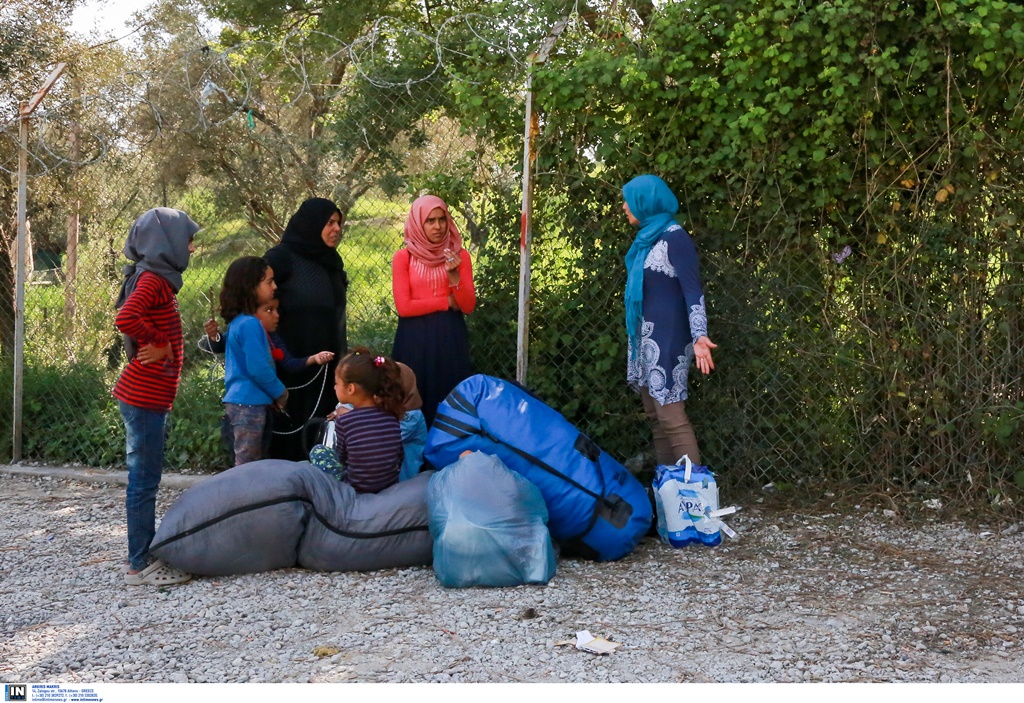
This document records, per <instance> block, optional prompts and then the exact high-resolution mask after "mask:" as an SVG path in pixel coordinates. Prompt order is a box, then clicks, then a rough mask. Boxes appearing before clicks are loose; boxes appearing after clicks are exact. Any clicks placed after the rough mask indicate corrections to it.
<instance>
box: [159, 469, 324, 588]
mask: <svg viewBox="0 0 1024 703" xmlns="http://www.w3.org/2000/svg"><path fill="white" fill-rule="evenodd" d="M309 468H311V467H310V466H309V464H300V463H296V462H293V461H282V460H280V459H265V460H263V461H254V462H251V463H249V464H242V465H241V466H236V467H234V468H232V469H228V470H227V471H225V472H223V473H220V474H217V475H215V476H211V477H210V478H208V479H206V480H204V481H202V482H200V483H197V484H196V485H194V486H192V487H191V488H189V489H188V490H187V491H185V492H184V493H182V494H181V496H180V497H179V498H178V500H177V501H175V503H174V505H172V506H171V507H170V509H169V510H168V511H167V514H166V515H164V517H163V519H162V520H161V521H160V527H159V529H157V531H156V536H155V537H154V538H153V544H152V545H151V546H150V552H151V553H152V554H153V555H155V556H156V557H158V558H160V559H163V560H164V561H166V562H168V563H169V564H172V565H174V566H176V567H178V568H179V569H184V570H185V571H188V572H189V573H191V574H195V575H197V576H226V575H228V574H251V573H256V572H259V571H270V570H271V569H282V568H287V567H291V566H295V563H296V555H297V553H298V548H299V539H301V537H302V533H303V532H304V531H305V529H306V522H307V520H308V519H309V513H310V508H311V505H312V504H311V502H310V500H309V493H308V488H307V486H308V481H306V480H304V478H303V477H304V474H305V473H306V472H307V471H308V469H309Z"/></svg>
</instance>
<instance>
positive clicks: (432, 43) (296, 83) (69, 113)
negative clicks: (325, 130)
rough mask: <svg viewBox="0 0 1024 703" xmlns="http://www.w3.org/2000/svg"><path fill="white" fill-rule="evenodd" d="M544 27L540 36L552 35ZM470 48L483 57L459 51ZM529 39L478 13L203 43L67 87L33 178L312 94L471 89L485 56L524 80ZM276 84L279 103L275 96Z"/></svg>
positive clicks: (62, 87)
mask: <svg viewBox="0 0 1024 703" xmlns="http://www.w3.org/2000/svg"><path fill="white" fill-rule="evenodd" d="M535 29H536V33H537V36H536V39H539V38H540V37H542V36H543V33H544V30H545V29H546V28H543V27H538V28H535ZM332 42H334V43H336V46H331V44H332ZM469 42H473V43H474V51H473V52H470V51H467V50H464V48H463V47H462V46H461V45H463V44H466V43H469ZM530 43H531V37H530V33H529V31H528V29H524V28H518V29H517V31H515V32H513V31H510V27H509V25H508V23H507V22H505V21H503V20H500V19H498V18H494V17H489V16H487V15H483V14H480V13H466V14H460V15H456V16H453V17H450V18H448V19H446V20H445V21H444V22H442V23H441V24H440V25H439V26H438V27H437V29H436V31H435V32H434V33H433V34H430V33H427V32H424V31H422V29H421V28H420V27H417V26H412V25H409V24H407V23H405V22H403V21H402V20H400V19H397V18H394V17H381V18H378V19H377V20H375V21H374V22H373V23H372V25H371V26H370V27H369V28H368V29H367V31H366V32H364V33H363V34H362V35H360V36H359V37H357V38H356V39H354V40H352V41H348V42H346V41H344V40H342V39H340V38H338V37H336V36H334V35H331V34H327V33H324V32H320V31H303V30H294V31H292V32H289V33H288V34H286V35H285V36H284V37H282V38H281V39H280V40H279V41H268V40H247V41H244V42H239V43H238V44H235V45H233V46H230V47H227V48H223V49H218V48H216V47H214V46H211V45H209V44H204V45H202V46H196V47H195V48H193V49H189V50H186V51H183V52H182V53H180V54H178V55H177V57H176V58H175V60H174V61H172V62H171V63H170V65H169V66H167V65H166V64H165V67H160V68H154V69H153V70H151V71H145V70H134V71H128V72H126V73H124V74H122V75H121V76H119V77H118V78H117V79H116V80H114V81H111V82H110V83H109V84H108V85H105V86H103V87H102V88H100V89H98V90H96V91H95V92H93V93H92V94H89V95H83V96H80V97H75V96H68V95H66V94H64V93H66V91H68V90H69V84H68V83H67V82H66V81H62V82H60V83H58V84H57V86H56V87H55V89H54V90H53V91H51V94H50V96H48V97H47V101H46V102H45V103H44V107H41V108H40V109H39V110H37V111H36V113H34V114H33V115H32V117H31V132H32V145H31V147H30V149H29V174H28V175H29V176H30V177H40V176H44V175H47V174H49V173H53V172H54V171H56V170H59V169H65V168H71V167H83V166H87V165H89V164H93V163H96V162H97V161H99V160H102V159H103V158H104V157H105V156H106V155H107V154H108V153H109V152H110V151H111V150H113V149H116V148H124V149H131V148H139V147H142V146H145V145H146V144H147V143H149V142H151V141H152V140H153V139H154V138H156V137H157V136H159V135H161V134H163V133H165V132H167V131H179V132H199V131H210V130H216V129H219V128H222V127H224V126H226V125H228V124H230V123H232V122H233V121H236V120H237V119H238V118H239V117H240V116H241V117H242V118H243V119H244V120H245V124H246V125H247V126H248V128H249V129H250V130H254V129H255V122H256V120H259V121H261V122H263V123H264V124H266V125H268V126H270V125H275V124H277V122H280V120H278V121H276V122H275V120H274V119H273V118H272V117H271V114H270V113H274V114H280V115H283V114H284V113H286V112H287V111H289V110H293V109H296V108H298V107H299V106H302V105H304V103H305V102H307V101H308V100H309V99H315V100H318V101H321V102H326V103H329V102H331V101H334V100H337V99H338V98H340V97H341V96H343V95H345V94H346V93H348V94H351V93H352V92H354V91H356V90H358V89H359V88H360V85H359V83H360V82H362V83H363V84H365V85H367V86H370V87H372V88H374V89H376V90H378V91H379V90H384V91H388V90H394V91H397V90H404V91H405V92H407V93H408V94H409V95H410V97H412V91H413V89H414V88H416V87H417V86H421V85H427V84H431V83H432V82H436V81H437V80H438V78H439V77H440V76H445V77H447V78H459V79H460V80H462V81H463V82H464V83H466V84H470V85H472V84H474V82H473V81H472V80H470V79H469V78H468V77H467V76H462V75H461V74H460V73H459V69H458V66H457V61H458V60H459V59H467V58H474V57H478V56H479V55H480V53H481V52H484V53H485V54H487V55H488V56H490V57H491V59H492V60H495V61H503V62H505V63H506V64H507V66H508V70H509V76H510V78H512V79H514V78H515V74H516V72H520V71H525V69H526V67H527V62H526V56H527V55H528V53H529V51H530V50H531V47H530V46H529V45H530ZM425 49H426V53H424V50H425ZM402 51H407V52H408V55H402V53H401V52H402ZM425 55H426V56H431V57H432V59H433V60H432V61H431V62H426V65H421V66H419V67H418V70H417V71H416V73H415V75H411V76H406V77H403V78H402V79H400V80H398V79H396V77H395V76H394V73H395V66H396V65H398V64H400V63H401V61H402V60H403V59H406V58H409V59H416V60H422V59H423V58H424V57H425ZM271 62H273V67H272V68H268V66H269V64H270V63H271ZM271 89H272V90H273V91H275V96H274V98H273V102H272V103H271V100H270V99H268V98H266V97H265V96H266V95H267V93H268V91H270V90H271ZM182 102H184V103H185V104H186V107H185V108H184V109H182V108H181V104H182ZM171 106H173V108H174V109H172V107H171ZM147 121H148V123H147ZM19 128H20V118H19V117H18V116H13V117H11V118H10V119H8V120H7V121H5V122H2V123H0V171H2V172H4V173H7V174H12V175H13V174H16V173H17V170H18V156H17V155H18V152H19V149H20V137H19ZM272 129H273V127H272ZM364 132H365V129H364ZM71 134H75V135H76V136H75V139H74V140H72V139H71V138H70V135H71ZM364 136H365V135H364Z"/></svg>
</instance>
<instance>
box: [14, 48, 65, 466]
mask: <svg viewBox="0 0 1024 703" xmlns="http://www.w3.org/2000/svg"><path fill="white" fill-rule="evenodd" d="M66 66H67V64H65V63H59V64H57V67H56V68H54V69H53V71H51V72H50V75H49V76H47V77H46V80H45V81H43V85H42V86H40V88H39V90H37V91H36V93H35V95H33V96H32V99H31V100H29V101H28V102H24V103H21V105H19V107H18V117H19V122H20V125H19V128H20V129H19V132H20V137H21V140H20V141H21V149H20V150H19V152H18V261H17V265H16V267H15V268H16V271H17V273H16V274H15V283H14V286H15V288H14V408H13V418H12V420H13V423H12V424H13V427H14V436H13V437H12V439H13V445H12V450H11V454H12V456H11V461H12V462H13V463H15V464H17V463H18V462H19V461H21V440H22V427H21V425H22V421H21V415H22V395H23V393H24V389H23V381H24V365H25V257H26V256H27V249H28V236H27V222H28V217H27V212H28V208H27V202H28V120H29V117H31V116H32V113H33V112H34V111H35V109H36V108H37V107H39V103H41V102H42V101H43V98H44V97H46V94H47V93H48V92H49V90H50V88H51V87H52V86H53V84H54V82H55V81H56V80H57V79H58V78H60V74H61V73H63V72H64V68H65V67H66Z"/></svg>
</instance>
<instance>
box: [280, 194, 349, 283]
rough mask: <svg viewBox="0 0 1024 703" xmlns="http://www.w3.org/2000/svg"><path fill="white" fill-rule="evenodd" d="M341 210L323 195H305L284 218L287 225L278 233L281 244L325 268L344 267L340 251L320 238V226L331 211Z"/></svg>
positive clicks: (321, 232)
mask: <svg viewBox="0 0 1024 703" xmlns="http://www.w3.org/2000/svg"><path fill="white" fill-rule="evenodd" d="M334 213H338V215H339V216H340V215H341V210H339V209H338V206H337V205H335V204H334V203H333V202H332V201H330V200H328V199H327V198H309V199H308V200H305V201H303V203H302V205H299V209H298V210H296V211H295V214H294V215H292V216H291V218H290V219H289V220H288V226H287V227H285V228H284V234H283V235H281V246H283V247H284V248H285V249H288V250H290V251H293V252H295V253H296V254H298V255H299V256H301V257H303V258H306V259H310V260H312V261H315V262H317V263H318V264H320V265H321V266H323V267H324V268H325V269H327V270H328V271H332V270H333V271H344V270H345V266H344V264H343V263H342V261H341V255H340V254H338V252H337V250H336V249H332V248H331V247H329V246H327V244H325V243H324V240H323V236H322V235H323V231H324V227H325V226H326V225H327V221H328V220H329V219H331V215H333V214H334Z"/></svg>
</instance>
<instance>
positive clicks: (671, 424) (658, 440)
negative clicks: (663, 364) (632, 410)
mask: <svg viewBox="0 0 1024 703" xmlns="http://www.w3.org/2000/svg"><path fill="white" fill-rule="evenodd" d="M640 397H641V398H642V399H643V401H644V414H646V415H647V420H648V422H650V423H651V434H653V435H654V458H655V460H656V461H657V462H658V464H674V463H676V462H677V461H678V460H679V458H680V457H682V456H683V455H684V454H686V455H687V456H689V457H690V461H692V462H693V463H694V464H699V463H700V449H698V448H697V435H696V434H694V432H693V425H691V424H690V418H688V417H687V416H686V401H683V400H680V401H678V402H676V403H669V404H667V405H661V404H660V403H658V401H656V400H655V399H654V398H652V397H651V394H650V393H648V392H647V389H646V388H641V389H640Z"/></svg>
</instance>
